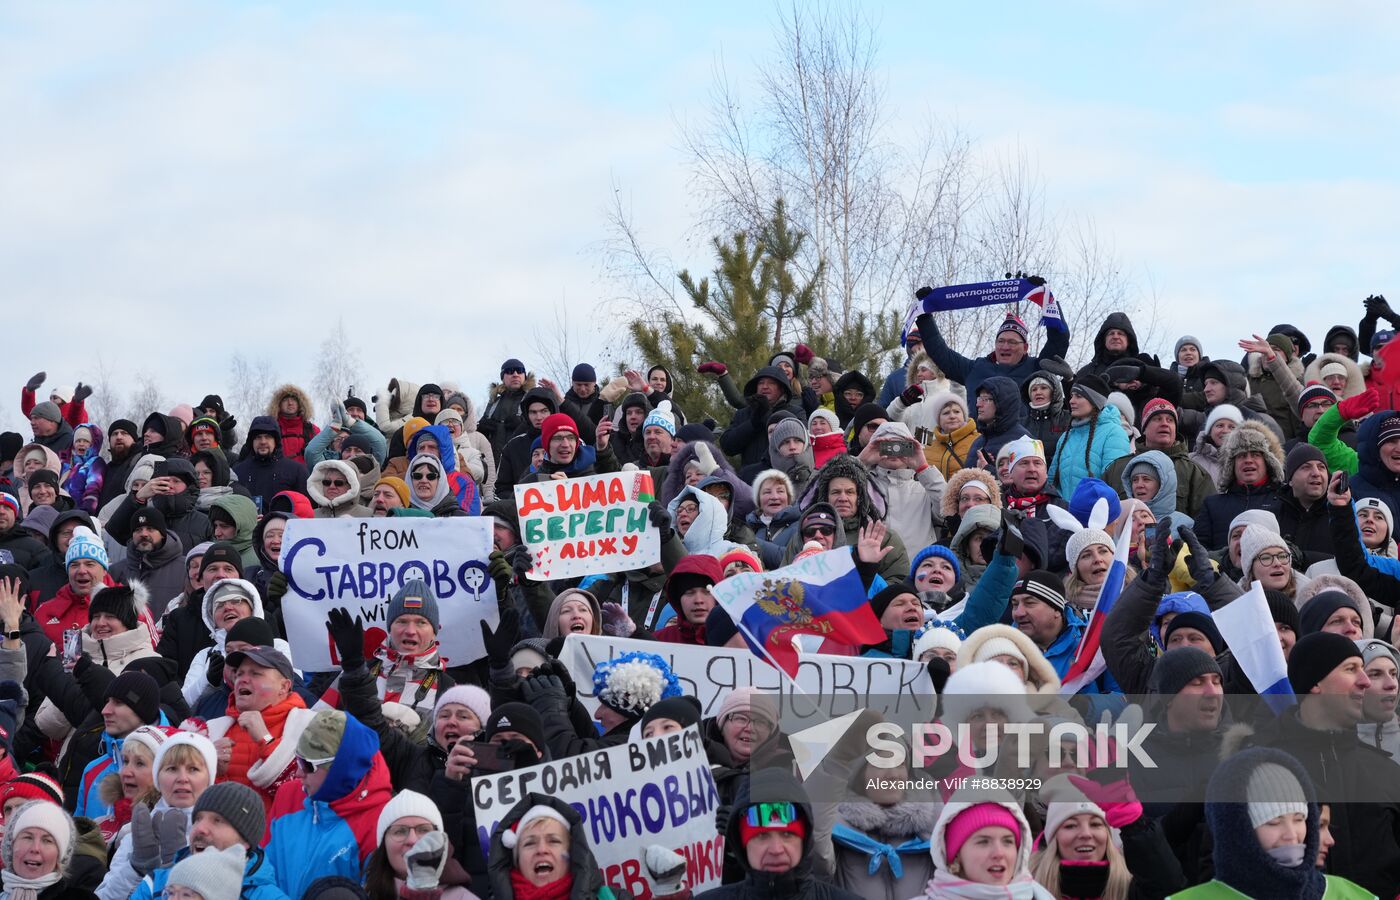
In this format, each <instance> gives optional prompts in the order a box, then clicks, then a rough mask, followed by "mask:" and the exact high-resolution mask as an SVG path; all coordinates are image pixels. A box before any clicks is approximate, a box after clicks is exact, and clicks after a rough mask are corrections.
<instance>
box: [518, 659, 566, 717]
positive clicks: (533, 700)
mask: <svg viewBox="0 0 1400 900" xmlns="http://www.w3.org/2000/svg"><path fill="white" fill-rule="evenodd" d="M543 668H544V666H540V668H539V669H536V670H535V674H533V675H531V676H530V677H529V678H526V679H525V681H524V683H522V684H521V685H520V696H521V698H522V699H523V700H524V701H525V702H526V703H528V704H530V705H531V706H533V707H535V708H536V709H539V708H540V704H543V703H548V702H549V701H551V700H554V701H559V700H568V698H569V692H568V691H566V690H565V689H564V682H563V681H562V680H561V679H560V678H559V676H557V675H541V674H540V669H543Z"/></svg>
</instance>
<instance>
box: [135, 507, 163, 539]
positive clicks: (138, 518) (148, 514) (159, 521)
mask: <svg viewBox="0 0 1400 900" xmlns="http://www.w3.org/2000/svg"><path fill="white" fill-rule="evenodd" d="M142 525H146V526H148V527H151V528H154V529H155V530H156V531H159V532H160V533H161V536H162V537H164V536H166V535H169V534H170V528H169V527H168V526H167V525H166V524H165V513H163V512H161V511H160V510H158V509H156V508H155V507H154V506H151V505H150V504H147V505H145V506H143V507H141V508H139V509H137V510H135V511H133V512H132V514H131V518H130V519H128V520H127V530H128V531H135V530H136V529H138V528H140V527H141V526H142Z"/></svg>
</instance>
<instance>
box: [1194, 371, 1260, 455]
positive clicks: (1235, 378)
mask: <svg viewBox="0 0 1400 900" xmlns="http://www.w3.org/2000/svg"><path fill="white" fill-rule="evenodd" d="M1200 368H1201V384H1202V396H1203V397H1204V398H1205V408H1204V409H1202V410H1194V409H1185V408H1183V409H1182V410H1181V431H1182V433H1183V434H1185V435H1186V436H1188V437H1189V438H1191V439H1192V440H1195V437H1196V435H1197V434H1198V433H1199V432H1200V430H1201V428H1202V427H1203V426H1204V425H1205V421H1206V419H1207V417H1208V416H1209V415H1210V413H1211V411H1212V410H1213V409H1215V408H1216V407H1217V406H1219V405H1221V404H1222V403H1228V404H1230V405H1231V406H1234V407H1235V408H1236V409H1237V410H1239V412H1240V415H1241V416H1242V417H1243V418H1244V419H1245V420H1248V421H1254V422H1259V423H1260V424H1261V425H1263V426H1264V427H1266V428H1268V429H1269V430H1270V431H1272V432H1273V433H1274V435H1275V436H1276V437H1277V438H1278V439H1279V443H1283V429H1282V428H1280V427H1279V424H1278V423H1277V422H1275V421H1274V418H1273V416H1271V415H1269V413H1268V411H1267V409H1266V408H1265V406H1264V400H1263V398H1261V397H1258V396H1253V395H1251V394H1250V393H1249V376H1248V375H1247V374H1246V373H1245V370H1244V367H1243V366H1241V365H1240V364H1239V363H1236V362H1231V361H1229V360H1222V359H1214V360H1211V361H1210V362H1207V363H1202V364H1201V367H1200Z"/></svg>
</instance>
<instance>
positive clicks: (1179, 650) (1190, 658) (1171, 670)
mask: <svg viewBox="0 0 1400 900" xmlns="http://www.w3.org/2000/svg"><path fill="white" fill-rule="evenodd" d="M1211 673H1214V674H1216V675H1219V674H1221V672H1220V664H1219V663H1217V662H1216V661H1215V657H1213V656H1211V655H1210V654H1209V653H1207V652H1205V651H1204V650H1202V649H1201V648H1199V647H1174V648H1173V649H1171V650H1168V651H1167V652H1166V653H1163V654H1162V655H1161V656H1159V657H1158V658H1157V662H1156V663H1155V664H1154V665H1153V666H1152V674H1151V675H1150V676H1149V677H1148V679H1147V692H1148V693H1149V694H1160V695H1162V696H1164V697H1175V696H1176V695H1177V693H1178V692H1179V691H1180V690H1181V689H1182V688H1184V687H1186V685H1188V684H1190V683H1191V679H1193V678H1199V677H1200V676H1202V675H1209V674H1211Z"/></svg>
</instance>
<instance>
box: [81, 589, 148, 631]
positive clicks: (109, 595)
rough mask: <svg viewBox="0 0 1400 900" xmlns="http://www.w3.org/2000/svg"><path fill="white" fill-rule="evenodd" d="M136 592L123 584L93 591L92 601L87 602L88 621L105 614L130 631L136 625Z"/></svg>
mask: <svg viewBox="0 0 1400 900" xmlns="http://www.w3.org/2000/svg"><path fill="white" fill-rule="evenodd" d="M138 602H139V601H138V599H137V597H136V592H135V591H134V590H132V589H131V587H130V586H128V585H125V584H114V585H112V586H111V587H104V588H101V589H99V590H97V591H95V592H94V593H93V595H92V599H91V600H89V601H88V620H89V621H91V620H92V618H93V617H94V616H96V615H98V614H99V613H106V614H107V615H109V616H115V617H116V618H117V620H118V621H120V622H121V623H122V625H124V626H125V627H126V630H127V631H131V630H132V629H134V628H135V627H136V623H137V621H138V620H137V610H136V607H137V604H138Z"/></svg>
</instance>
